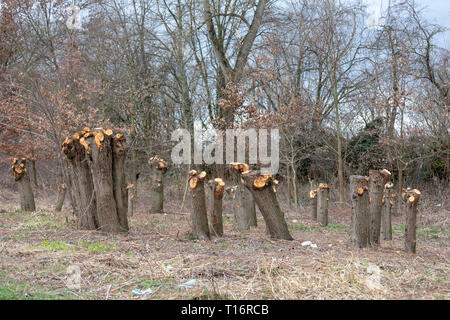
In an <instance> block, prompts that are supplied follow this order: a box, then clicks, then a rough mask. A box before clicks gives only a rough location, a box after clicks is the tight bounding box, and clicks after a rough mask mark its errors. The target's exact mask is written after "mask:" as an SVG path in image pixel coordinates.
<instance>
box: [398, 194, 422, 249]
mask: <svg viewBox="0 0 450 320" xmlns="http://www.w3.org/2000/svg"><path fill="white" fill-rule="evenodd" d="M402 199H403V201H405V202H406V223H405V251H406V252H408V253H416V220H417V204H418V203H419V199H420V191H419V190H417V189H413V190H406V191H404V192H403V193H402Z"/></svg>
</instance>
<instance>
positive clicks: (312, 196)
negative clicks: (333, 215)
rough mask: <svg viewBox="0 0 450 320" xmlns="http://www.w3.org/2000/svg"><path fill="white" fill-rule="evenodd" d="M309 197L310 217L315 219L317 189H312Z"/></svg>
mask: <svg viewBox="0 0 450 320" xmlns="http://www.w3.org/2000/svg"><path fill="white" fill-rule="evenodd" d="M309 198H310V200H311V201H310V203H311V218H313V219H314V221H317V189H313V190H311V191H310V192H309Z"/></svg>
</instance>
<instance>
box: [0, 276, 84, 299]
mask: <svg viewBox="0 0 450 320" xmlns="http://www.w3.org/2000/svg"><path fill="white" fill-rule="evenodd" d="M74 298H76V297H75V296H74V295H73V294H72V293H70V292H69V291H67V290H62V291H60V292H58V291H56V292H48V291H47V290H46V288H43V287H41V286H38V285H35V284H33V283H28V282H21V281H17V280H14V279H12V278H10V277H8V276H6V274H5V273H0V300H59V299H74Z"/></svg>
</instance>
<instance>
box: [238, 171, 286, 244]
mask: <svg viewBox="0 0 450 320" xmlns="http://www.w3.org/2000/svg"><path fill="white" fill-rule="evenodd" d="M241 177H242V179H243V183H244V185H245V186H246V187H247V189H248V190H250V192H251V193H252V195H253V199H255V202H256V204H257V205H258V207H259V210H260V211H261V214H262V216H263V218H264V221H265V222H266V228H267V230H268V232H269V234H270V237H271V238H274V239H285V240H293V238H292V236H291V235H290V233H289V230H288V227H287V223H286V220H285V219H284V214H283V212H282V211H281V209H280V205H279V203H278V200H277V196H276V188H275V186H276V185H277V184H278V181H277V180H276V179H273V178H272V175H266V174H265V175H261V174H260V172H259V171H258V170H246V171H243V172H242V173H241Z"/></svg>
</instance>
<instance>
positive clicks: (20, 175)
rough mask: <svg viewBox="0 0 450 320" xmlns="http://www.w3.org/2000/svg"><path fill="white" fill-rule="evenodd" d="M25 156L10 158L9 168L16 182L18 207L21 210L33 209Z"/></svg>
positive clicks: (34, 206)
mask: <svg viewBox="0 0 450 320" xmlns="http://www.w3.org/2000/svg"><path fill="white" fill-rule="evenodd" d="M26 163H27V160H26V159H25V158H21V159H19V158H14V159H12V166H11V169H12V171H13V177H14V181H15V182H16V183H17V187H18V189H19V195H20V209H21V210H23V211H35V210H36V205H35V203H34V195H33V189H31V182H30V175H29V174H28V170H27V167H26Z"/></svg>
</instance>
